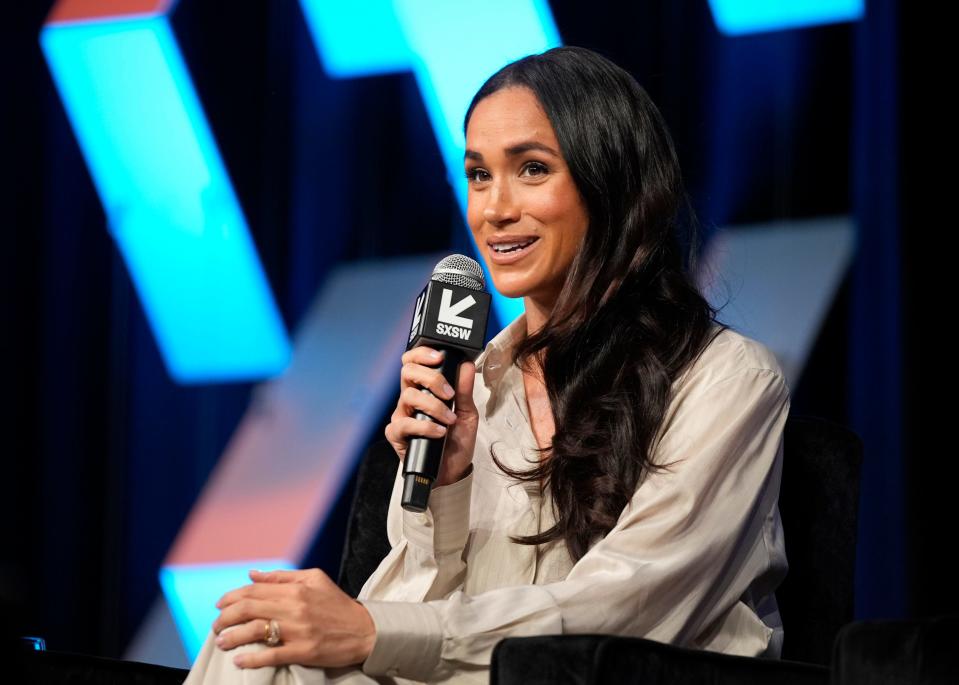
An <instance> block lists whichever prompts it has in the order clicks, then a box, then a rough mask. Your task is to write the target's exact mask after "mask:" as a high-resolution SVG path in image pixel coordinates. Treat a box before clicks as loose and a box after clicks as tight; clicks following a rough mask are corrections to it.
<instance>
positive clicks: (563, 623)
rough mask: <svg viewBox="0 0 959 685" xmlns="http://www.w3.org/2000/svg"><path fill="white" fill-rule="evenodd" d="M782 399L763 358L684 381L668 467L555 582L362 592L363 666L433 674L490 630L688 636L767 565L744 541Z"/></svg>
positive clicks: (775, 469)
mask: <svg viewBox="0 0 959 685" xmlns="http://www.w3.org/2000/svg"><path fill="white" fill-rule="evenodd" d="M788 411H789V392H788V388H787V385H786V382H785V379H784V378H783V376H782V375H781V374H780V373H779V372H778V371H776V370H773V369H767V368H748V369H745V370H740V371H737V372H736V373H735V374H734V375H733V376H731V377H728V378H725V379H724V380H720V381H718V382H713V383H711V384H710V385H709V386H708V387H707V388H706V389H704V390H699V391H690V393H689V395H687V396H686V397H685V398H683V399H682V400H681V401H677V402H676V403H675V412H674V413H673V414H672V415H668V416H667V422H666V424H664V430H663V432H662V437H661V439H660V440H659V442H658V444H657V446H656V448H655V452H654V461H655V462H656V463H657V464H664V465H666V466H667V468H666V469H664V470H661V471H653V472H651V473H650V474H649V475H648V476H647V477H646V479H645V480H644V481H643V483H642V486H641V487H639V488H638V489H637V490H636V492H635V493H634V495H633V497H632V498H631V500H630V502H629V503H628V504H627V506H626V507H625V508H624V510H623V512H622V514H621V515H620V517H619V520H618V522H617V524H616V526H615V527H614V528H613V529H612V530H611V531H610V532H609V533H608V534H607V535H606V536H605V537H604V538H602V539H601V540H599V541H598V542H597V543H596V544H595V545H593V547H592V548H591V549H590V550H589V551H588V552H587V553H586V554H585V555H584V556H583V557H582V558H581V559H580V560H579V561H578V562H577V563H576V564H575V565H574V566H573V569H572V570H571V571H570V573H569V575H568V576H567V577H566V578H565V579H564V580H562V581H559V582H555V583H551V584H546V585H523V586H515V587H506V588H498V589H495V590H490V591H488V592H484V593H482V594H478V595H474V596H469V595H466V594H465V593H463V592H462V591H461V590H456V591H454V592H453V593H452V594H450V595H449V596H448V597H445V598H443V599H434V600H431V601H426V602H416V601H398V602H393V601H376V600H379V599H381V598H379V597H376V598H371V600H370V601H365V602H364V604H365V605H366V607H367V608H368V609H369V611H370V613H371V615H372V617H373V620H374V622H375V624H376V628H377V636H376V642H375V645H374V649H373V652H372V653H371V654H370V656H369V658H368V659H367V660H366V662H365V663H364V665H363V670H364V671H365V672H366V673H367V674H369V675H390V676H401V677H405V678H411V679H415V680H430V679H443V678H447V677H449V676H451V675H452V674H454V673H456V672H462V671H466V670H474V669H477V668H482V667H488V665H489V662H490V655H491V653H492V650H493V647H494V646H495V645H496V643H497V642H499V641H500V640H501V639H503V638H505V637H516V636H523V635H549V634H559V633H580V634H583V633H606V634H617V635H629V636H638V637H646V638H650V639H654V640H658V641H661V642H670V643H675V644H685V643H689V642H691V641H692V640H693V639H694V638H696V637H697V636H699V635H701V634H702V633H704V632H706V631H707V630H708V629H709V628H710V626H712V625H714V624H715V623H716V622H718V621H720V620H721V619H723V617H724V616H725V615H726V614H728V613H729V612H731V611H733V609H734V608H735V606H736V604H737V603H738V602H739V600H740V598H741V597H742V596H743V595H744V593H746V592H747V589H748V588H749V586H750V583H751V582H752V581H753V580H754V579H755V578H757V577H758V576H760V575H761V574H763V573H764V572H766V571H768V570H769V569H768V563H769V558H770V555H769V553H768V547H767V548H766V550H765V552H766V553H765V554H763V553H760V554H757V553H756V552H757V547H758V548H760V550H759V551H760V552H762V547H763V546H767V545H768V541H767V540H766V539H765V537H764V532H763V530H764V522H765V518H766V517H767V516H768V515H769V512H770V511H771V510H774V509H775V503H776V501H777V499H778V496H779V477H780V472H781V467H782V432H783V427H784V424H785V421H786V416H787V414H788ZM757 558H759V559H761V560H763V561H762V562H760V563H757V562H756V561H755V559H757ZM762 564H766V566H767V568H763V567H762ZM386 599H391V598H386ZM397 599H399V598H397Z"/></svg>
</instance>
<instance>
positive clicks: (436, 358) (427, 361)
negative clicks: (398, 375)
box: [400, 345, 443, 366]
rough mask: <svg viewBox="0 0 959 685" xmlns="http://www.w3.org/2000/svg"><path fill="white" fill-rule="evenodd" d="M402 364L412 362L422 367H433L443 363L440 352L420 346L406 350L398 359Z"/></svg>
mask: <svg viewBox="0 0 959 685" xmlns="http://www.w3.org/2000/svg"><path fill="white" fill-rule="evenodd" d="M400 361H401V362H403V363H404V364H407V363H409V362H412V363H413V364H422V365H423V366H435V365H437V364H439V363H440V362H441V361H443V352H442V350H434V349H433V348H432V347H426V346H425V345H420V346H419V347H414V348H413V349H412V350H407V351H406V352H404V353H403V356H402V357H400Z"/></svg>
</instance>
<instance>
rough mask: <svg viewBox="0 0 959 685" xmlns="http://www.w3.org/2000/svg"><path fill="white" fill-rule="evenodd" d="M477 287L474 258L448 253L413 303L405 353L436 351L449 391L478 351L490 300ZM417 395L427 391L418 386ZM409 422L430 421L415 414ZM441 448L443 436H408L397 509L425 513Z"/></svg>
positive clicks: (479, 278)
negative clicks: (423, 348)
mask: <svg viewBox="0 0 959 685" xmlns="http://www.w3.org/2000/svg"><path fill="white" fill-rule="evenodd" d="M483 285H484V284H483V272H482V269H480V266H479V264H477V263H476V261H475V260H472V259H470V258H469V257H464V256H462V255H451V256H450V257H447V258H446V259H444V260H442V261H441V262H440V263H439V264H437V266H436V269H434V271H433V277H432V279H431V280H430V282H429V283H428V284H427V286H426V288H424V289H423V292H422V293H420V296H419V297H418V298H417V299H416V306H415V309H414V312H413V325H412V326H411V328H410V337H409V341H408V343H407V346H406V349H408V350H409V349H412V348H414V347H418V346H420V345H426V346H428V347H431V348H433V349H435V350H442V351H443V359H442V361H441V363H440V365H439V367H438V370H439V371H440V373H442V374H443V377H444V378H445V379H446V382H447V383H449V384H450V387H453V388H456V387H457V381H458V379H459V370H460V366H461V365H462V364H463V362H465V361H472V360H473V359H476V357H477V356H479V353H480V352H481V351H482V349H483V341H484V337H485V335H486V324H487V321H488V319H489V309H490V299H491V298H490V295H489V293H487V292H485V291H484V290H483ZM423 392H429V390H427V389H425V388H424V389H423ZM430 394H432V393H430ZM442 401H443V403H444V404H445V405H446V406H447V407H449V408H450V409H453V408H454V406H453V405H454V400H453V399H449V400H442ZM415 418H417V419H420V420H429V421H433V420H434V419H433V417H431V416H429V415H428V414H426V413H424V412H420V411H418V412H416V414H415ZM437 423H438V422H437ZM445 447H446V435H444V436H443V437H441V438H426V437H421V436H413V437H411V438H410V440H409V445H408V447H407V450H406V458H405V459H404V460H403V497H402V500H401V505H402V507H403V508H404V509H407V510H409V511H416V512H422V511H426V507H427V505H428V503H429V496H430V491H431V490H432V488H433V481H435V480H436V477H437V475H438V474H439V470H440V464H441V462H442V460H443V450H444V448H445Z"/></svg>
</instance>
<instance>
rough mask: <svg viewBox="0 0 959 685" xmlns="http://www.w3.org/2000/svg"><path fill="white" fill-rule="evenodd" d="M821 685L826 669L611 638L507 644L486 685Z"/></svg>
mask: <svg viewBox="0 0 959 685" xmlns="http://www.w3.org/2000/svg"><path fill="white" fill-rule="evenodd" d="M613 682H616V683H626V682H634V683H642V684H643V685H660V684H663V685H667V684H668V685H686V684H687V683H688V684H690V685H691V684H692V683H696V684H698V683H710V684H711V685H727V684H728V685H733V684H734V683H735V684H736V685H740V684H741V683H747V684H748V683H757V684H762V685H766V683H777V685H826V684H827V683H828V682H829V669H827V668H825V667H822V666H816V665H812V664H804V663H799V662H796V661H780V660H777V659H760V658H755V657H743V656H731V655H729V654H718V653H715V652H707V651H703V650H696V649H687V648H683V647H675V646H673V645H667V644H663V643H661V642H655V641H653V640H645V639H642V638H632V637H616V636H612V635H548V636H538V637H521V638H508V639H506V640H502V641H501V642H500V643H499V644H498V645H496V648H495V649H494V650H493V658H492V663H491V665H490V684H491V685H520V684H522V685H538V684H540V683H542V684H543V685H546V684H547V683H549V684H550V685H555V684H557V683H558V684H565V683H576V684H577V685H581V684H585V683H613Z"/></svg>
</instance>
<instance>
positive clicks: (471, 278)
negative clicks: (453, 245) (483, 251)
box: [430, 254, 486, 291]
mask: <svg viewBox="0 0 959 685" xmlns="http://www.w3.org/2000/svg"><path fill="white" fill-rule="evenodd" d="M430 280H433V281H439V282H440V283H449V284H450V285H456V286H459V287H460V288H469V289H470V290H484V291H485V290H486V279H485V278H483V269H482V267H480V265H479V264H478V263H477V261H476V260H475V259H470V258H469V257H467V256H465V255H461V254H451V255H450V256H449V257H444V258H443V259H441V260H440V261H439V263H438V264H437V265H436V267H435V268H434V269H433V275H432V277H431V278H430Z"/></svg>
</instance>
